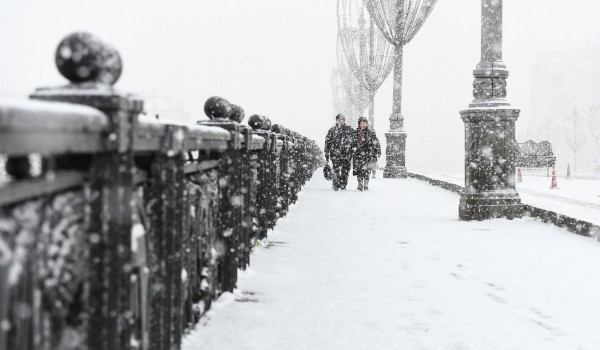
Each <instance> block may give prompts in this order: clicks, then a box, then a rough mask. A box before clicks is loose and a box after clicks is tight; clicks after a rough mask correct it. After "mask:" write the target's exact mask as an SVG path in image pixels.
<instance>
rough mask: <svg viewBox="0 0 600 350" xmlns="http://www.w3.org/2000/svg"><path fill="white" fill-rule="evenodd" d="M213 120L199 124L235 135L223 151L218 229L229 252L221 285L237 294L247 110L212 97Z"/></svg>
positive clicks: (209, 111)
mask: <svg viewBox="0 0 600 350" xmlns="http://www.w3.org/2000/svg"><path fill="white" fill-rule="evenodd" d="M204 111H205V113H206V115H207V116H208V117H209V118H211V120H209V121H201V122H198V124H201V125H210V126H218V127H220V128H223V129H225V130H227V131H229V132H230V133H231V141H230V144H229V148H228V149H227V150H226V151H225V152H223V155H222V157H221V161H220V179H219V191H220V201H219V202H220V205H219V207H220V210H219V220H218V227H219V233H220V235H221V238H222V239H223V242H224V243H225V253H224V257H223V261H222V264H221V269H220V282H221V286H222V290H223V291H228V292H233V290H234V289H235V285H236V281H237V269H238V260H239V255H238V249H239V244H240V241H241V237H240V236H241V234H242V222H243V211H244V207H243V196H242V176H241V171H242V164H241V153H242V147H241V134H240V131H241V128H240V124H239V122H240V121H241V120H242V119H243V118H244V111H243V110H242V109H241V108H240V107H239V106H235V105H231V104H229V102H228V101H227V100H225V99H222V98H219V97H212V98H209V99H208V100H207V101H206V104H205V105H204Z"/></svg>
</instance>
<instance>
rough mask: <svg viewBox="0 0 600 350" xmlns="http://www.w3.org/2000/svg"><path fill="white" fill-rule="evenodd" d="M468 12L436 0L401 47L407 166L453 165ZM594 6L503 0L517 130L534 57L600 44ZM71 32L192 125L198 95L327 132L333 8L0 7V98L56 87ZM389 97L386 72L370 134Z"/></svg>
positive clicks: (471, 14)
mask: <svg viewBox="0 0 600 350" xmlns="http://www.w3.org/2000/svg"><path fill="white" fill-rule="evenodd" d="M480 4H481V3H480V0H439V1H438V4H437V6H436V8H435V9H434V11H433V13H432V14H431V16H430V17H429V19H428V21H427V23H425V25H424V27H423V29H422V30H421V31H420V32H419V33H418V34H417V36H416V37H415V39H414V40H413V41H412V42H411V43H410V44H409V45H408V46H407V47H406V48H405V60H404V63H405V67H404V89H405V93H404V99H403V114H404V116H405V120H406V121H405V127H406V132H407V134H408V140H407V142H408V145H407V167H408V170H409V171H419V170H438V169H441V168H444V169H453V170H456V169H458V170H460V169H462V159H463V133H464V131H463V128H464V125H463V123H462V121H461V120H460V116H459V113H458V112H459V110H461V109H464V108H465V107H466V106H467V105H468V104H469V102H470V101H471V99H472V96H471V90H472V86H471V84H472V81H473V76H472V70H473V69H474V68H475V65H476V63H477V62H478V60H479V34H480V31H479V25H480V6H481V5H480ZM599 10H600V1H598V0H570V1H559V0H504V61H505V63H506V64H507V66H508V68H509V70H510V74H511V75H510V77H509V80H508V84H509V85H508V97H509V100H510V101H511V102H512V103H513V105H514V106H515V107H518V108H521V109H522V115H521V118H520V120H519V121H518V122H517V129H518V128H519V126H520V125H523V126H524V125H526V123H527V118H528V104H529V94H530V91H529V79H530V68H531V66H532V65H533V64H534V63H535V61H536V57H537V55H538V54H539V53H540V52H543V51H552V50H568V49H570V48H574V47H578V46H581V45H583V44H585V43H586V42H596V43H598V42H600V40H599V39H600V22H599V21H598V20H597V17H598V14H599V13H600V11H599ZM79 30H84V31H88V32H90V33H93V34H95V35H97V36H98V37H100V38H101V39H102V40H104V41H106V42H108V43H110V44H112V45H113V46H115V47H116V48H117V49H118V50H119V52H120V53H121V56H122V57H123V61H124V71H123V75H122V76H121V79H120V81H119V82H117V84H116V87H117V88H118V89H119V90H121V91H126V92H134V93H142V94H148V93H157V94H159V95H161V96H164V97H167V98H169V99H172V100H175V101H180V102H182V103H183V106H184V108H185V109H186V111H187V112H188V113H189V114H190V115H192V116H193V120H196V119H200V118H205V117H204V115H203V112H202V107H203V105H204V101H205V100H206V98H208V97H210V96H212V95H220V96H223V97H225V98H227V99H229V100H230V101H231V102H233V103H236V104H239V105H241V106H242V107H243V108H244V109H245V110H246V114H247V116H249V115H251V114H254V113H258V114H262V115H266V116H269V117H270V118H271V119H272V120H273V122H274V123H281V124H283V125H285V126H288V127H290V128H292V129H294V130H297V131H298V132H300V133H303V134H305V135H307V136H308V137H310V138H313V139H316V140H318V141H319V143H320V144H322V143H323V138H324V135H325V133H326V131H327V128H328V127H329V126H331V125H333V116H334V111H333V110H332V102H331V101H332V98H331V88H330V86H331V69H332V68H333V67H334V66H335V65H336V57H335V54H336V50H335V43H336V31H337V22H336V1H335V0H303V1H291V0H212V1H207V0H196V1H182V0H169V1H148V0H146V1H124V0H120V1H116V0H104V1H94V2H93V1H83V0H78V1H75V0H44V1H42V0H40V1H29V0H0V95H9V96H19V95H26V94H28V93H30V92H32V91H33V90H34V89H35V88H36V87H40V86H53V85H61V84H64V83H65V80H64V79H63V78H62V77H61V76H60V75H59V74H58V72H57V71H56V69H55V68H54V61H53V55H54V50H55V47H56V45H57V43H58V42H59V41H60V40H61V39H62V38H63V37H64V36H66V35H67V34H69V33H71V32H73V31H79ZM391 99H392V92H391V77H390V78H388V80H387V81H386V83H384V85H383V86H382V88H381V89H380V91H379V93H378V95H377V97H376V107H375V110H376V130H377V133H378V135H379V137H380V139H384V138H385V137H384V132H385V131H386V130H387V126H388V121H387V118H388V116H389V114H390V112H391ZM190 121H192V120H190ZM380 164H382V165H383V164H384V160H383V158H382V159H380ZM433 164H436V165H435V166H434V165H433Z"/></svg>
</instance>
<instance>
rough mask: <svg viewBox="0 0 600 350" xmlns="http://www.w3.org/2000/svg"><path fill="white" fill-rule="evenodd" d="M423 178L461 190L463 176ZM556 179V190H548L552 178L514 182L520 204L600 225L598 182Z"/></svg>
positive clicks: (578, 179) (573, 178)
mask: <svg viewBox="0 0 600 350" xmlns="http://www.w3.org/2000/svg"><path fill="white" fill-rule="evenodd" d="M426 176H428V177H431V178H434V179H438V180H444V181H447V182H451V183H455V184H457V185H461V186H464V185H465V181H464V174H426ZM587 177H588V178H577V177H576V175H575V177H572V178H569V179H566V178H564V177H558V178H557V184H558V188H555V189H551V188H550V185H551V183H552V181H551V178H548V177H546V176H523V177H522V179H523V182H517V191H518V192H519V195H520V197H521V201H522V202H523V203H526V204H530V205H533V206H536V207H538V208H542V209H546V210H552V211H555V212H558V213H560V214H563V215H567V216H570V217H573V218H576V219H579V220H584V221H589V222H591V223H593V224H595V225H600V178H598V179H594V178H593V176H587Z"/></svg>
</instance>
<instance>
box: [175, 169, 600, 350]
mask: <svg viewBox="0 0 600 350" xmlns="http://www.w3.org/2000/svg"><path fill="white" fill-rule="evenodd" d="M329 186H330V183H329V182H326V181H325V180H323V178H322V175H321V172H320V170H319V171H318V172H317V173H316V174H315V176H314V178H313V180H311V181H310V182H309V183H308V184H307V185H306V187H305V188H304V189H303V191H302V192H301V193H300V199H299V201H298V202H297V203H296V205H294V206H293V207H292V208H291V211H290V213H289V215H288V217H286V218H284V219H282V220H281V221H279V222H278V224H277V227H276V229H275V231H274V232H271V233H270V235H269V241H268V242H266V243H267V244H266V245H265V246H264V247H262V248H259V249H257V250H256V251H255V252H254V253H253V254H252V256H251V267H250V269H249V270H248V271H246V272H244V273H242V274H241V277H240V281H239V283H238V289H237V290H236V291H235V293H233V294H229V293H227V294H224V295H223V296H222V297H221V298H220V299H219V300H218V301H217V302H216V303H215V304H213V307H212V309H211V310H210V311H209V312H208V313H207V315H206V316H205V317H204V318H203V320H202V321H201V322H200V324H198V325H197V326H196V329H195V330H194V331H193V332H192V333H191V334H189V335H187V336H186V337H185V339H184V344H183V349H184V350H192V349H198V350H201V349H203V350H207V349H219V350H227V349H232V350H233V349H235V350H241V349H261V350H262V349H264V350H270V349H273V350H275V349H276V350H281V349H328V350H330V349H344V350H346V349H365V350H366V349H369V350H371V349H402V350H410V349H436V350H437V349H452V350H458V349H472V350H480V349H486V350H490V349H503V350H506V349H524V350H537V349H540V350H549V349H557V350H566V349H589V350H597V349H600V331H599V330H600V243H599V242H597V241H595V240H593V239H591V238H585V237H581V236H577V235H575V234H572V233H569V232H567V231H565V230H562V229H559V228H556V227H554V226H550V225H547V224H543V223H541V222H538V221H535V220H533V219H520V220H514V221H509V220H500V219H498V220H490V221H484V222H461V221H458V215H457V211H458V199H459V197H458V195H456V194H454V193H451V192H448V191H444V190H442V189H440V188H437V187H433V186H430V185H428V184H426V183H423V182H420V181H417V180H413V179H406V180H390V179H380V178H378V179H375V180H372V181H371V184H370V187H371V189H370V190H369V191H368V192H358V191H357V190H356V189H355V188H356V181H355V180H354V178H353V179H352V180H351V182H350V184H349V187H350V189H349V190H347V191H340V192H334V191H332V190H331V189H330V188H329Z"/></svg>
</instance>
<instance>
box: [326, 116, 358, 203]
mask: <svg viewBox="0 0 600 350" xmlns="http://www.w3.org/2000/svg"><path fill="white" fill-rule="evenodd" d="M335 123H336V125H335V126H334V127H332V128H331V129H329V131H328V132H327V136H326V137H325V159H326V160H327V162H329V158H331V164H332V165H333V190H334V191H337V190H338V189H342V190H345V189H346V185H347V184H348V173H349V172H350V161H351V159H352V149H351V144H352V139H353V136H354V131H353V130H352V127H350V126H348V125H346V118H345V117H344V115H342V114H338V115H336V116H335Z"/></svg>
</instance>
